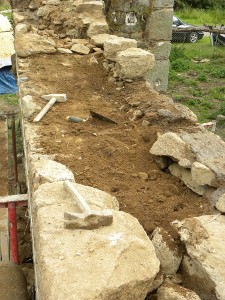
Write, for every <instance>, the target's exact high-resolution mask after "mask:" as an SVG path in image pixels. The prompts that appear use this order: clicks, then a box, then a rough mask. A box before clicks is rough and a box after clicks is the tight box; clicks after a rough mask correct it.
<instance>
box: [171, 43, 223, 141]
mask: <svg viewBox="0 0 225 300" xmlns="http://www.w3.org/2000/svg"><path fill="white" fill-rule="evenodd" d="M170 62H171V63H170V72H169V89H168V94H169V95H170V96H171V97H172V98H173V99H174V101H176V102H179V103H182V104H184V105H186V106H188V107H189V108H190V109H191V110H192V111H193V112H194V113H195V114H196V115H197V117H198V120H199V122H200V123H203V122H208V121H210V120H213V119H216V117H217V115H225V47H223V46H218V47H212V46H211V44H210V38H209V37H206V38H203V39H202V40H200V41H198V42H197V43H195V44H191V43H185V44H172V50H171V56H170ZM218 126H219V127H218V132H217V133H218V134H220V135H221V137H223V138H225V133H224V129H225V124H224V121H223V122H220V125H218Z"/></svg>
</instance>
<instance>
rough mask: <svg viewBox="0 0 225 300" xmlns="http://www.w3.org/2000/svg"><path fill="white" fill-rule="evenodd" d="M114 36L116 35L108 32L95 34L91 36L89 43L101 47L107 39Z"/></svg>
mask: <svg viewBox="0 0 225 300" xmlns="http://www.w3.org/2000/svg"><path fill="white" fill-rule="evenodd" d="M116 37H117V36H116V35H112V34H108V33H102V34H97V35H94V36H92V37H91V43H92V44H94V45H95V46H97V47H101V48H103V45H104V43H105V42H106V41H107V40H109V39H111V38H116Z"/></svg>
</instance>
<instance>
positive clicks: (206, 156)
mask: <svg viewBox="0 0 225 300" xmlns="http://www.w3.org/2000/svg"><path fill="white" fill-rule="evenodd" d="M180 137H181V138H182V139H183V140H184V141H185V142H186V143H188V144H189V146H190V148H191V149H192V151H193V153H194V154H195V156H196V160H197V161H198V162H200V163H202V164H203V165H205V166H206V167H208V168H209V169H211V170H212V171H213V172H214V173H215V176H216V180H215V181H214V182H213V186H215V187H219V186H224V187H225V165H224V161H225V142H224V141H222V140H221V138H220V137H219V136H217V135H215V134H213V133H211V132H208V131H205V132H197V133H187V132H183V133H181V134H180Z"/></svg>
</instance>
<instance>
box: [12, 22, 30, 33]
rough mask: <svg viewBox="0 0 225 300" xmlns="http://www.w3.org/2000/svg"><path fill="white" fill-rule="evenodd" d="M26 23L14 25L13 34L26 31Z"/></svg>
mask: <svg viewBox="0 0 225 300" xmlns="http://www.w3.org/2000/svg"><path fill="white" fill-rule="evenodd" d="M27 30H28V29H27V25H26V24H24V23H19V24H17V25H16V27H15V35H17V34H24V33H27Z"/></svg>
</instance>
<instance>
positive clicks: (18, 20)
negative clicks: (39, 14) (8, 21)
mask: <svg viewBox="0 0 225 300" xmlns="http://www.w3.org/2000/svg"><path fill="white" fill-rule="evenodd" d="M25 19H26V17H25V16H23V15H21V14H19V13H18V12H16V11H15V10H14V11H13V22H14V26H15V25H17V24H18V23H22V22H23V21H24V20H25Z"/></svg>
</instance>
